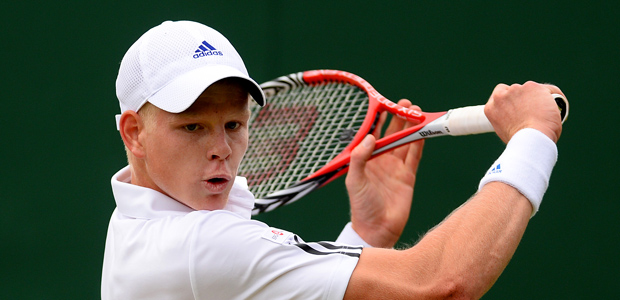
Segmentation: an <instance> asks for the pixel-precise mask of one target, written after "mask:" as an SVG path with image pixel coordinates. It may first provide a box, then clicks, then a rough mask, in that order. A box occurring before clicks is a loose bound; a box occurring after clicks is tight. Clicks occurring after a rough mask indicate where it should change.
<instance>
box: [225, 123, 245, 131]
mask: <svg viewBox="0 0 620 300" xmlns="http://www.w3.org/2000/svg"><path fill="white" fill-rule="evenodd" d="M239 127H241V123H239V122H228V123H226V129H237V128H239Z"/></svg>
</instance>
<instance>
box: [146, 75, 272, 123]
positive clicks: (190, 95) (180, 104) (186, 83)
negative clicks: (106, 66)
mask: <svg viewBox="0 0 620 300" xmlns="http://www.w3.org/2000/svg"><path fill="white" fill-rule="evenodd" d="M231 77H236V78H241V79H244V80H246V81H247V82H248V83H250V84H248V85H247V88H248V89H249V90H248V92H249V93H250V95H251V96H252V98H254V101H256V103H258V104H259V105H261V106H263V105H264V104H265V94H264V93H263V90H262V89H261V88H260V86H259V85H258V84H257V83H256V82H255V81H254V80H252V78H250V77H249V76H248V75H246V74H244V73H243V72H241V71H239V70H237V69H235V68H232V67H229V66H224V65H208V66H204V67H202V68H198V69H194V70H192V71H189V72H187V73H185V74H183V75H181V76H178V77H177V78H175V79H174V80H173V81H171V82H170V83H168V84H167V85H165V86H164V87H163V88H161V89H160V90H159V91H157V92H155V93H154V94H153V95H151V96H150V97H148V99H146V100H147V101H148V102H150V103H151V104H153V105H155V106H157V107H159V108H160V109H163V110H165V111H167V112H171V113H180V112H182V111H184V110H186V109H187V108H188V107H190V106H191V105H192V104H193V103H194V101H196V99H197V98H198V97H199V96H200V94H202V92H204V91H205V90H206V89H207V88H208V87H209V86H211V85H212V84H213V83H215V82H217V81H219V80H221V79H224V78H231Z"/></svg>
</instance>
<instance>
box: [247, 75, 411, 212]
mask: <svg viewBox="0 0 620 300" xmlns="http://www.w3.org/2000/svg"><path fill="white" fill-rule="evenodd" d="M347 78H350V79H347ZM360 80H362V81H361V82H362V83H357V84H353V83H356V82H360ZM364 82H365V81H363V79H361V78H359V76H357V75H354V74H351V73H347V72H343V71H335V70H315V71H306V72H301V73H293V74H290V75H287V76H282V77H279V78H277V79H275V80H272V81H268V82H265V83H263V84H262V85H261V87H262V88H263V91H264V92H265V96H266V99H267V101H266V105H265V106H264V107H260V106H258V105H252V106H251V110H252V114H251V117H250V121H249V128H250V142H249V146H248V150H247V152H246V155H245V157H244V160H243V162H242V164H241V166H240V169H239V172H238V173H239V175H240V176H244V177H246V178H247V180H248V186H249V187H250V190H251V191H252V193H254V195H255V197H256V198H257V201H256V208H255V210H254V211H253V213H254V214H258V213H261V212H265V211H270V210H272V209H274V208H276V207H279V206H281V205H284V204H287V203H290V202H293V201H296V200H297V199H299V198H301V197H303V196H304V195H306V194H307V193H309V192H310V191H312V190H314V189H316V188H318V187H320V186H321V185H323V184H325V183H326V182H328V181H330V180H331V178H332V177H333V176H335V175H336V174H338V172H339V171H340V170H341V169H342V167H336V168H333V169H329V168H325V166H326V165H329V164H330V162H332V161H334V160H335V159H336V158H337V157H339V156H341V157H344V156H346V155H347V154H348V153H350V151H351V150H352V149H353V148H354V147H355V145H357V144H359V143H360V142H361V140H362V139H363V138H364V137H365V136H366V135H367V134H368V133H371V132H373V131H374V129H375V127H376V124H377V122H378V120H379V114H380V112H381V108H380V105H378V104H376V103H375V102H373V101H374V100H371V95H370V94H369V92H368V88H372V86H370V84H367V82H366V88H364V85H363V83H364ZM372 90H374V88H372ZM375 92H376V91H375ZM376 95H379V94H378V93H375V94H374V95H373V97H376ZM379 96H380V95H379ZM381 97H382V96H381ZM386 101H389V100H387V99H386ZM390 103H391V102H390ZM416 117H417V118H420V116H417V114H416Z"/></svg>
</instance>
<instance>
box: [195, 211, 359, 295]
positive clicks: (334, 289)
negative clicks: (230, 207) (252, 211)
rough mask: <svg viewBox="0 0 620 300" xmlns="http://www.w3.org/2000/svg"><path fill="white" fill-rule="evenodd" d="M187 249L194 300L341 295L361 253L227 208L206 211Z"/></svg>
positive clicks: (354, 248) (356, 247) (352, 248)
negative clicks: (306, 237) (308, 239)
mask: <svg viewBox="0 0 620 300" xmlns="http://www.w3.org/2000/svg"><path fill="white" fill-rule="evenodd" d="M190 249H191V250H190V253H189V259H190V262H189V265H190V277H191V284H192V289H193V291H194V295H195V297H196V299H342V298H343V297H344V293H345V291H346V288H347V285H348V282H349V279H350V277H351V274H352V273H353V269H355V266H356V265H357V262H358V260H359V256H360V254H361V252H362V247H359V246H350V245H346V244H342V243H334V242H317V243H306V242H304V241H303V240H302V239H301V238H300V237H299V236H297V235H296V234H294V233H291V232H288V231H285V230H281V229H277V228H273V227H269V226H267V225H266V224H264V223H262V222H259V221H255V220H247V219H243V218H240V217H238V216H237V215H234V214H232V213H229V212H225V211H218V212H210V213H205V218H203V219H201V222H198V223H197V224H196V227H195V228H194V231H193V236H192V241H191V247H190Z"/></svg>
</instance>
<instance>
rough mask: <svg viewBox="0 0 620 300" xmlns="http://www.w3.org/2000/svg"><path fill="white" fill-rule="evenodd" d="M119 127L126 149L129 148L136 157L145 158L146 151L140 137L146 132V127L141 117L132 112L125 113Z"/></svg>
mask: <svg viewBox="0 0 620 300" xmlns="http://www.w3.org/2000/svg"><path fill="white" fill-rule="evenodd" d="M118 127H119V131H120V133H121V138H122V139H123V143H125V147H127V149H128V150H129V151H130V152H131V153H133V155H134V156H135V157H137V158H143V157H144V156H145V154H146V152H145V151H144V145H143V144H142V143H141V141H140V139H139V137H140V134H141V133H142V131H144V130H145V127H144V122H143V120H142V118H141V117H140V115H138V113H136V112H135V111H132V110H128V111H125V112H124V113H123V114H122V115H121V119H120V120H119V125H118Z"/></svg>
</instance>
